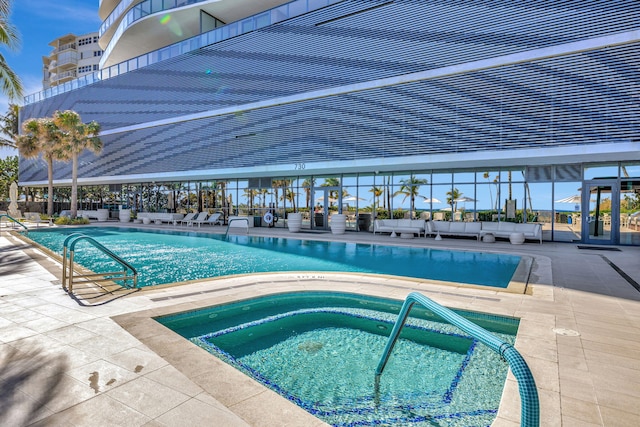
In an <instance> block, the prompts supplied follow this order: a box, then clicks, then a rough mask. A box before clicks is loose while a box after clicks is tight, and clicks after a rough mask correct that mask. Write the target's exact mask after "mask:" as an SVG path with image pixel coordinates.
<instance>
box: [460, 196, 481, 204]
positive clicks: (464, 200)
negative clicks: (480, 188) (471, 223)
mask: <svg viewBox="0 0 640 427" xmlns="http://www.w3.org/2000/svg"><path fill="white" fill-rule="evenodd" d="M475 201H476V199H472V198H471V197H466V196H464V197H458V198H457V199H456V200H455V202H462V203H464V202H475Z"/></svg>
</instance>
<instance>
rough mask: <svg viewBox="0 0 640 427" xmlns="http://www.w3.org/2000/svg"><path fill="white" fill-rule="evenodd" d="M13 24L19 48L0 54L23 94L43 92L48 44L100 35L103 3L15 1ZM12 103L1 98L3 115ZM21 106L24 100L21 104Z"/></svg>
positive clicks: (12, 152) (92, 0) (5, 152)
mask: <svg viewBox="0 0 640 427" xmlns="http://www.w3.org/2000/svg"><path fill="white" fill-rule="evenodd" d="M12 4H13V6H12V11H11V15H10V17H9V19H10V22H11V23H13V25H14V26H15V27H17V29H18V32H19V35H20V47H19V48H18V49H17V50H15V51H11V50H8V49H6V48H4V47H2V48H0V53H2V55H3V56H4V58H5V61H6V62H7V64H8V65H9V67H11V69H12V70H13V71H15V72H16V74H18V76H20V79H21V80H22V85H23V87H24V94H25V95H30V94H33V93H35V92H39V91H41V90H42V57H43V56H48V55H49V54H50V53H51V50H52V49H53V48H52V47H51V46H49V43H50V42H51V41H53V40H54V39H56V38H58V37H60V36H63V35H65V34H69V33H72V34H75V35H83V34H87V33H91V32H93V31H98V29H99V28H100V24H101V21H100V18H99V16H98V6H99V5H100V0H12ZM8 103H9V100H8V99H7V97H6V96H4V95H0V114H3V115H4V114H5V113H6V112H7V107H8ZM18 104H19V105H22V100H20V102H18ZM9 155H17V152H16V151H15V150H7V149H2V148H0V158H4V157H6V156H9Z"/></svg>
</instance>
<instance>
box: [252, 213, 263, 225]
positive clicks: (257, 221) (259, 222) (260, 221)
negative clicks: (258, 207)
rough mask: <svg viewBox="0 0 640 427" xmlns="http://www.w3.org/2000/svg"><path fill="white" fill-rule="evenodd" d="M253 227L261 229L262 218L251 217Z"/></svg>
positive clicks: (258, 216) (257, 216)
mask: <svg viewBox="0 0 640 427" xmlns="http://www.w3.org/2000/svg"><path fill="white" fill-rule="evenodd" d="M253 226H254V227H262V217H261V216H260V215H256V216H254V217H253Z"/></svg>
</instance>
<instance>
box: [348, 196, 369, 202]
mask: <svg viewBox="0 0 640 427" xmlns="http://www.w3.org/2000/svg"><path fill="white" fill-rule="evenodd" d="M356 200H366V199H363V198H362V197H356V196H349V197H345V198H344V199H342V201H343V202H355V201H356Z"/></svg>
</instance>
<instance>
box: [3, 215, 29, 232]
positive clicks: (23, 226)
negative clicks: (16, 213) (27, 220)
mask: <svg viewBox="0 0 640 427" xmlns="http://www.w3.org/2000/svg"><path fill="white" fill-rule="evenodd" d="M2 218H7V219H8V220H9V221H13V222H14V223H16V224H18V225H19V226H20V227H22V228H24V229H25V230H27V233H28V232H29V228H27V226H26V225H24V224H23V223H21V222H20V221H18V220H17V219H15V218H14V217H12V216H10V215H7V214H2V215H0V222H2Z"/></svg>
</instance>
